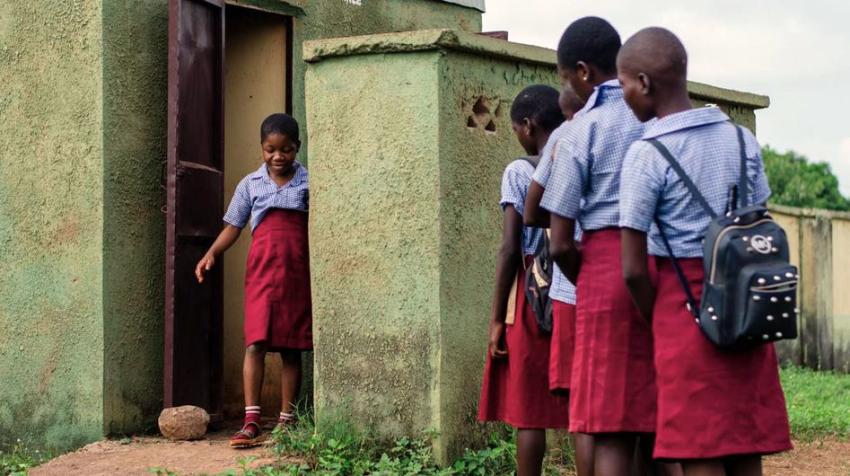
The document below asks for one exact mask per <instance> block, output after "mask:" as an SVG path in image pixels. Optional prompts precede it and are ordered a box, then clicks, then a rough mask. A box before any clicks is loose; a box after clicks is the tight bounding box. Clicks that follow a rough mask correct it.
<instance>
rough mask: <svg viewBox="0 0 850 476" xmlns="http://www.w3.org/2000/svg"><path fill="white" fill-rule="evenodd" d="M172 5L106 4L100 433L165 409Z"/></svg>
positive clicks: (131, 0)
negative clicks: (165, 210) (166, 180)
mask: <svg viewBox="0 0 850 476" xmlns="http://www.w3.org/2000/svg"><path fill="white" fill-rule="evenodd" d="M167 6H168V1H167V0H145V1H139V0H104V1H103V10H102V11H103V21H102V27H103V324H104V326H103V342H104V343H103V345H104V369H103V371H104V375H103V383H102V385H103V406H104V431H105V432H106V433H107V434H116V433H127V432H133V431H140V430H147V429H154V428H156V417H157V416H158V414H159V411H160V410H161V409H162V359H163V293H164V289H165V285H164V283H163V276H164V264H165V257H164V252H165V244H164V237H165V215H164V214H163V213H162V211H161V207H162V206H163V205H164V204H165V190H164V189H163V188H162V185H161V180H162V172H163V162H164V161H165V157H166V149H165V139H166V111H167V89H168V81H167V48H168V9H167Z"/></svg>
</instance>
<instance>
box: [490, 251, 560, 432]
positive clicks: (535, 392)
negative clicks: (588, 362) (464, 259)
mask: <svg viewBox="0 0 850 476" xmlns="http://www.w3.org/2000/svg"><path fill="white" fill-rule="evenodd" d="M517 279H521V280H522V281H520V282H519V284H522V283H523V282H524V280H525V272H524V270H523V269H522V268H520V270H519V271H518V272H517ZM518 288H519V290H520V292H518V293H517V298H516V314H515V320H514V324H512V325H508V326H506V330H505V347H506V348H507V351H508V355H507V357H506V358H504V359H499V360H492V359H491V358H490V355H489V353H488V355H487V363H486V365H485V368H484V382H483V384H482V385H481V400H480V401H479V403H478V419H479V420H480V421H502V422H505V423H507V424H509V425H511V426H513V427H515V428H523V429H537V428H566V427H567V423H568V418H567V410H568V403H567V402H568V400H567V398H566V397H564V396H557V395H553V394H551V393H550V392H549V372H548V369H549V342H550V339H549V336H548V335H546V334H543V333H541V332H540V330H539V328H538V327H537V320H536V318H535V317H534V311H532V309H531V305H530V304H528V303H527V302H526V298H525V293H524V292H522V289H523V286H518Z"/></svg>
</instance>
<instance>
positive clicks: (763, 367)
mask: <svg viewBox="0 0 850 476" xmlns="http://www.w3.org/2000/svg"><path fill="white" fill-rule="evenodd" d="M656 261H657V267H658V297H657V299H656V302H655V309H654V312H653V318H652V323H653V326H652V327H653V334H654V336H655V368H656V371H657V373H658V377H657V378H658V430H657V435H656V440H655V457H656V458H664V459H694V458H717V457H722V456H730V455H744V454H768V453H776V452H779V451H786V450H789V449H791V447H792V446H791V438H790V430H789V428H788V414H787V412H786V409H785V397H784V395H783V394H782V386H781V385H780V383H779V368H778V364H777V360H776V353H775V352H774V350H773V344H766V345H761V346H758V347H755V348H753V349H749V350H737V351H730V350H720V349H718V348H717V347H715V346H714V345H713V344H712V343H711V342H709V341H708V339H706V338H705V336H703V334H702V332H701V331H700V330H699V328H698V327H697V325H696V324H695V323H694V320H693V317H692V316H691V314H690V313H689V312H688V310H687V309H686V308H685V294H684V292H683V291H682V287H681V285H680V284H679V281H678V279H677V278H676V271H675V269H674V268H673V265H672V263H671V262H670V260H669V259H665V258H657V260H656ZM679 263H680V264H681V265H682V270H683V271H684V273H685V276H686V277H687V278H688V281H689V282H690V285H691V289H692V290H693V293H694V295H695V296H699V295H700V293H701V291H702V280H703V265H702V259H681V260H679Z"/></svg>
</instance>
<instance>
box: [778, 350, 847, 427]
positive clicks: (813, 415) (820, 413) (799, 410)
mask: <svg viewBox="0 0 850 476" xmlns="http://www.w3.org/2000/svg"><path fill="white" fill-rule="evenodd" d="M781 376H782V387H783V389H784V390H785V400H786V404H787V405H788V418H789V420H790V422H791V434H792V435H794V438H795V439H803V440H810V439H815V438H820V437H828V436H837V437H841V438H847V437H850V375H844V374H837V373H834V372H823V371H814V370H809V369H803V368H800V367H786V368H783V369H782V371H781Z"/></svg>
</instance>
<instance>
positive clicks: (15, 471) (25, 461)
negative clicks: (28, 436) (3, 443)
mask: <svg viewBox="0 0 850 476" xmlns="http://www.w3.org/2000/svg"><path fill="white" fill-rule="evenodd" d="M45 460H47V455H45V454H43V453H42V452H41V451H40V450H33V449H31V448H29V447H27V446H26V445H25V444H24V443H22V442H21V440H20V439H18V440H17V442H16V443H15V444H14V445H13V446H12V447H11V448H10V449H8V450H7V451H2V450H0V475H7V476H8V475H11V476H25V475H26V474H27V470H28V469H29V468H32V467H33V466H37V465H39V464H41V463H42V462H44V461H45Z"/></svg>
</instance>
